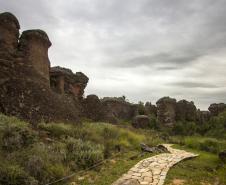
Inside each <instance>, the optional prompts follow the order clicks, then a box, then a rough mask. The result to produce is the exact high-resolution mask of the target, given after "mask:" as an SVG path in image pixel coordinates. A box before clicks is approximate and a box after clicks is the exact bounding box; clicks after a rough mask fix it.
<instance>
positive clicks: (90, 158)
mask: <svg viewBox="0 0 226 185" xmlns="http://www.w3.org/2000/svg"><path fill="white" fill-rule="evenodd" d="M66 143H67V151H68V153H67V160H68V161H74V162H75V164H76V165H77V166H78V168H87V167H90V166H93V165H94V164H96V163H98V162H99V161H101V160H103V158H104V153H103V151H104V147H103V146H101V145H97V144H94V143H91V142H89V141H82V140H80V139H79V140H77V139H73V138H69V139H68V140H67V141H66Z"/></svg>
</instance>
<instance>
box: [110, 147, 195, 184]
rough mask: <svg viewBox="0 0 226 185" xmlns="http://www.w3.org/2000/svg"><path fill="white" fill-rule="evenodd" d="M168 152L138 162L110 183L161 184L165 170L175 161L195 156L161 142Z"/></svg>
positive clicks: (164, 176)
mask: <svg viewBox="0 0 226 185" xmlns="http://www.w3.org/2000/svg"><path fill="white" fill-rule="evenodd" d="M162 146H163V147H165V148H166V149H167V150H168V151H169V153H163V154H159V155H156V156H153V157H150V158H147V159H144V160H142V161H140V162H138V163H137V164H136V165H135V166H134V167H132V168H131V169H130V170H129V171H128V172H127V173H126V174H124V175H123V176H122V177H121V178H119V179H118V180H117V181H116V182H114V183H113V184H112V185H163V184H164V181H165V178H166V175H167V172H168V171H169V169H170V168H171V167H172V166H173V165H175V164H176V163H178V162H180V161H182V160H184V159H188V158H193V157H197V156H198V155H197V154H193V153H191V152H186V151H184V150H178V149H174V148H172V147H171V146H172V145H171V144H162Z"/></svg>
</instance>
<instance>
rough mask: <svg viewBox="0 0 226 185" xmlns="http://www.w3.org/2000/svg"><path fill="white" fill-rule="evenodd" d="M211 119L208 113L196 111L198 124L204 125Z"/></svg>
mask: <svg viewBox="0 0 226 185" xmlns="http://www.w3.org/2000/svg"><path fill="white" fill-rule="evenodd" d="M210 118H211V114H210V112H209V111H200V110H199V109H198V110H197V122H198V123H199V124H204V123H206V122H207V121H209V120H210Z"/></svg>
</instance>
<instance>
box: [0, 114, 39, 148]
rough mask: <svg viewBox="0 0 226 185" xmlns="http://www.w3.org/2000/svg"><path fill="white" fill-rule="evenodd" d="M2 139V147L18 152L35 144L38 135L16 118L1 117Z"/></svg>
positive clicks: (0, 137)
mask: <svg viewBox="0 0 226 185" xmlns="http://www.w3.org/2000/svg"><path fill="white" fill-rule="evenodd" d="M0 131H1V134H0V139H1V145H2V147H3V148H4V149H5V150H7V151H11V152H12V151H14V150H18V149H20V148H23V147H27V146H29V145H30V144H32V143H34V142H35V141H36V139H37V133H36V132H35V131H34V130H32V129H31V128H30V126H29V124H28V123H25V122H22V121H20V120H18V119H16V118H14V117H12V118H8V117H7V116H4V115H0Z"/></svg>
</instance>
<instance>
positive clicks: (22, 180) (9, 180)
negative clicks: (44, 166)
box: [0, 163, 38, 185]
mask: <svg viewBox="0 0 226 185" xmlns="http://www.w3.org/2000/svg"><path fill="white" fill-rule="evenodd" d="M0 184H1V185H21V184H24V185H38V182H37V181H36V180H35V179H34V178H32V177H31V176H29V175H28V173H26V172H25V171H24V170H23V168H21V167H20V166H18V165H11V164H5V163H3V164H2V163H0Z"/></svg>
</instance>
